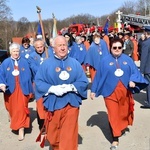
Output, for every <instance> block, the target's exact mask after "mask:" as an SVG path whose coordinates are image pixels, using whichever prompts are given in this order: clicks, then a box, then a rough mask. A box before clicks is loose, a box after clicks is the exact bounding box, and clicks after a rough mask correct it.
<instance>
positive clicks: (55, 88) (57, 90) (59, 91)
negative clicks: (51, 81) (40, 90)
mask: <svg viewBox="0 0 150 150" xmlns="http://www.w3.org/2000/svg"><path fill="white" fill-rule="evenodd" d="M72 87H74V85H73V84H62V85H52V86H51V87H50V88H49V90H48V93H53V94H55V95H57V96H62V95H63V94H65V93H67V92H71V91H73V88H72Z"/></svg>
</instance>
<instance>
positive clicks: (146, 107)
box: [140, 105, 150, 109]
mask: <svg viewBox="0 0 150 150" xmlns="http://www.w3.org/2000/svg"><path fill="white" fill-rule="evenodd" d="M140 108H143V109H150V106H149V105H143V106H140Z"/></svg>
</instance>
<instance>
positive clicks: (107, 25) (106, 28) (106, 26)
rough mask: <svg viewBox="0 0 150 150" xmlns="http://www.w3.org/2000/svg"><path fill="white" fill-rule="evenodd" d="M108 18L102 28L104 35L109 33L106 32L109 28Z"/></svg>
mask: <svg viewBox="0 0 150 150" xmlns="http://www.w3.org/2000/svg"><path fill="white" fill-rule="evenodd" d="M109 21H110V20H109V17H107V20H106V23H105V26H104V28H103V30H104V32H105V34H106V35H108V33H109V31H108V27H109Z"/></svg>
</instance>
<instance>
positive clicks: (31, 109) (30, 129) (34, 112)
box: [26, 108, 38, 134]
mask: <svg viewBox="0 0 150 150" xmlns="http://www.w3.org/2000/svg"><path fill="white" fill-rule="evenodd" d="M29 110H30V128H27V129H26V134H28V133H31V132H32V128H33V125H32V123H33V121H34V120H35V119H36V118H37V112H36V111H35V110H33V108H29ZM37 126H38V123H37Z"/></svg>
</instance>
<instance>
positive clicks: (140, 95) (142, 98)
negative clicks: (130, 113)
mask: <svg viewBox="0 0 150 150" xmlns="http://www.w3.org/2000/svg"><path fill="white" fill-rule="evenodd" d="M133 97H134V100H135V101H137V102H139V103H140V104H141V105H144V101H145V100H146V91H144V92H140V93H138V94H134V95H133Z"/></svg>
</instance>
